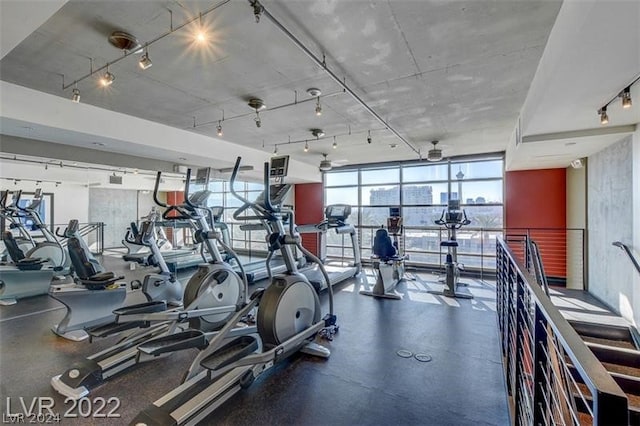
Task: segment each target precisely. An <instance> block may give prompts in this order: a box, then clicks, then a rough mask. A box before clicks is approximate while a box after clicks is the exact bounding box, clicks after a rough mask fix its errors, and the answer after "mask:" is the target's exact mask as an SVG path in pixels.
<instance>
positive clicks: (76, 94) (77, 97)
mask: <svg viewBox="0 0 640 426" xmlns="http://www.w3.org/2000/svg"><path fill="white" fill-rule="evenodd" d="M72 93H73V94H72V95H71V101H72V102H75V103H79V102H80V90H78V88H77V87H74V88H73V92H72Z"/></svg>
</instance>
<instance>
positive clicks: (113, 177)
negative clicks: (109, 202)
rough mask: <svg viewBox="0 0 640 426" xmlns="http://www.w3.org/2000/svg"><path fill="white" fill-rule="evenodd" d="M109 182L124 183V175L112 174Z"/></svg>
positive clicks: (114, 183)
mask: <svg viewBox="0 0 640 426" xmlns="http://www.w3.org/2000/svg"><path fill="white" fill-rule="evenodd" d="M109 183H111V184H113V185H122V176H116V175H110V176H109Z"/></svg>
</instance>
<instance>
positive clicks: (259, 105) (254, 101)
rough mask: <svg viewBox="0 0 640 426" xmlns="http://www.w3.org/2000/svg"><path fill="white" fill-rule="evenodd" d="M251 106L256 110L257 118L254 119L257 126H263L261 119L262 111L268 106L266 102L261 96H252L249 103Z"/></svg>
mask: <svg viewBox="0 0 640 426" xmlns="http://www.w3.org/2000/svg"><path fill="white" fill-rule="evenodd" d="M248 105H249V107H250V108H252V109H254V110H255V111H256V118H255V119H254V120H255V122H256V127H260V126H262V121H261V120H260V113H259V111H262V110H263V109H266V108H267V106H266V105H265V104H264V101H263V100H262V99H259V98H251V99H249V103H248Z"/></svg>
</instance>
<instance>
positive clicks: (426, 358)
mask: <svg viewBox="0 0 640 426" xmlns="http://www.w3.org/2000/svg"><path fill="white" fill-rule="evenodd" d="M415 358H416V359H417V360H418V361H420V362H429V361H431V360H432V358H431V355H427V354H416V356H415Z"/></svg>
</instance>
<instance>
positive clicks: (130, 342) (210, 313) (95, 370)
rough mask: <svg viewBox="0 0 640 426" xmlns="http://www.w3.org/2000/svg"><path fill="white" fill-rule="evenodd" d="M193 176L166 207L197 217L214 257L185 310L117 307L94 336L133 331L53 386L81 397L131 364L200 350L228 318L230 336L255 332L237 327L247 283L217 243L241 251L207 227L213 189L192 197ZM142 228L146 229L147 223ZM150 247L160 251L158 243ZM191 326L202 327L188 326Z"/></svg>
mask: <svg viewBox="0 0 640 426" xmlns="http://www.w3.org/2000/svg"><path fill="white" fill-rule="evenodd" d="M160 177H161V172H158V175H157V178H156V191H155V193H157V190H158V185H159V183H160ZM190 177H191V169H189V170H187V178H186V183H185V204H183V205H170V206H168V210H169V212H172V211H175V212H176V213H177V214H178V217H179V218H181V219H185V218H187V217H189V218H190V220H194V221H196V223H197V225H198V226H197V227H198V238H199V239H200V240H201V241H202V242H203V244H204V246H205V247H206V248H207V250H211V252H210V254H211V257H212V260H211V262H210V263H208V264H203V265H200V267H199V269H198V272H196V274H195V275H194V276H192V277H191V279H190V280H189V282H188V283H187V285H186V287H185V291H184V303H185V308H184V309H179V308H174V309H167V303H166V302H165V301H163V300H155V301H150V302H147V303H141V304H137V305H131V306H126V307H122V308H119V309H115V310H114V311H113V313H114V315H115V316H116V321H115V323H113V324H110V325H108V326H105V327H101V328H96V329H91V330H88V331H89V333H90V335H91V336H92V337H106V336H107V335H112V334H115V333H116V332H120V331H123V330H130V329H135V330H134V331H133V332H132V333H131V334H130V335H129V336H127V337H125V338H124V339H121V340H120V341H119V342H118V343H117V344H115V345H113V346H111V347H109V348H107V349H105V350H103V351H100V352H98V353H96V354H94V355H91V356H89V357H87V358H86V359H84V360H82V361H81V362H79V363H75V364H74V365H73V366H72V367H71V368H69V369H68V370H67V371H65V372H64V373H63V374H61V375H58V376H55V377H53V378H52V379H51V385H52V387H53V388H54V389H55V390H56V391H58V392H59V393H61V394H62V395H65V396H67V397H69V398H72V399H79V398H81V397H84V396H86V395H87V394H88V393H89V392H90V390H91V389H93V388H95V387H96V386H98V385H99V384H101V383H102V382H103V381H105V380H107V379H108V378H111V377H113V376H114V375H116V374H121V373H123V372H125V371H126V370H127V369H129V368H130V367H133V366H135V365H138V364H141V363H144V362H148V361H152V360H155V359H158V358H159V357H164V356H167V355H169V354H171V353H173V352H176V351H179V350H185V349H191V348H198V349H202V348H203V347H206V345H207V342H208V340H209V339H211V338H212V336H214V335H216V334H217V331H215V330H214V331H210V330H212V329H215V328H218V329H219V328H220V327H222V325H225V324H227V323H228V321H230V319H234V323H233V324H232V325H231V327H232V328H233V330H231V334H232V335H238V334H246V333H254V332H255V327H239V328H236V327H235V325H236V323H237V322H238V318H236V317H235V316H233V315H234V314H235V313H236V312H238V311H240V310H241V309H243V307H244V306H245V303H246V295H247V292H248V286H247V282H246V280H244V279H242V278H241V277H240V276H239V275H238V274H237V273H235V272H234V271H233V269H232V268H231V267H230V266H229V265H228V264H226V263H224V262H223V261H222V259H221V255H220V252H219V251H218V249H217V247H216V243H218V244H221V245H222V246H223V247H224V248H225V250H226V252H227V253H228V254H230V255H231V256H233V257H234V258H236V259H237V255H236V254H235V253H234V252H233V250H232V249H231V248H230V247H229V246H226V245H225V244H224V242H223V241H222V239H221V237H220V235H219V233H218V232H215V231H212V230H211V229H210V228H209V227H208V223H207V219H206V218H205V216H204V215H203V214H201V213H202V212H203V211H204V210H207V209H206V200H207V199H208V198H209V195H210V192H209V191H208V190H203V191H198V192H196V193H194V194H193V195H190V194H189V181H190ZM155 193H154V194H155ZM149 229H150V228H147V232H148V235H149V238H150V239H151V240H153V238H154V236H153V232H150V231H149ZM142 232H145V231H144V227H143V231H142ZM151 242H153V241H150V243H151ZM151 247H156V248H155V250H158V248H157V246H154V245H151ZM237 260H238V263H239V259H237ZM242 276H244V273H242ZM187 325H189V326H190V327H198V328H187Z"/></svg>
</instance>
